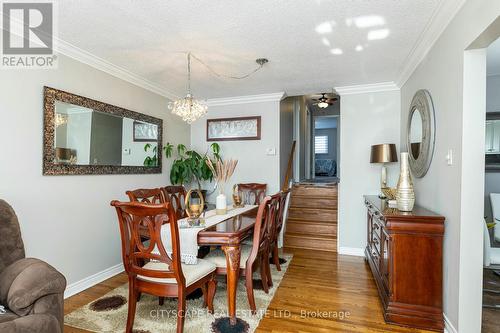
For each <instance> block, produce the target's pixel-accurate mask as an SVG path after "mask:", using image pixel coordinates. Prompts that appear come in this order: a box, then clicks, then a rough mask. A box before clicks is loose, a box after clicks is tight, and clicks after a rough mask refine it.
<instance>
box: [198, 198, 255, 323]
mask: <svg viewBox="0 0 500 333" xmlns="http://www.w3.org/2000/svg"><path fill="white" fill-rule="evenodd" d="M257 210H258V207H257V206H255V207H254V208H252V209H250V210H248V211H246V212H244V213H242V214H238V215H236V216H232V217H229V218H227V219H225V220H223V221H221V222H219V223H217V224H215V225H212V226H210V227H208V228H206V229H203V230H201V231H200V232H199V233H198V245H199V246H204V245H208V246H220V247H221V248H222V250H223V251H224V253H225V255H226V269H227V271H226V272H227V275H226V279H227V306H228V314H229V318H230V323H231V324H232V325H234V324H236V291H237V287H238V279H239V272H240V258H241V244H242V242H243V240H245V239H246V238H249V237H250V236H251V235H252V234H253V228H254V225H255V218H256V216H257Z"/></svg>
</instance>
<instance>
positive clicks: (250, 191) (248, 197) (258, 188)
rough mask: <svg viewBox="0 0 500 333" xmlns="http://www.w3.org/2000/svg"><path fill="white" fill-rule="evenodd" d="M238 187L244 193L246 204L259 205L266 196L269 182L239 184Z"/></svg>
mask: <svg viewBox="0 0 500 333" xmlns="http://www.w3.org/2000/svg"><path fill="white" fill-rule="evenodd" d="M238 189H239V190H240V191H241V192H242V193H243V203H244V204H245V205H259V204H260V203H261V201H262V200H263V199H264V197H265V196H266V190H267V184H259V183H244V184H238Z"/></svg>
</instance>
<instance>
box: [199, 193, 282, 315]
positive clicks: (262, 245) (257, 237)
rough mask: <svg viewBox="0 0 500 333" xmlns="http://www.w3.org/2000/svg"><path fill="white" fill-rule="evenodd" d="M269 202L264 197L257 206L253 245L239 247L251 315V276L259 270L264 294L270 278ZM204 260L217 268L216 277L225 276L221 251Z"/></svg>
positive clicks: (223, 257) (241, 273)
mask: <svg viewBox="0 0 500 333" xmlns="http://www.w3.org/2000/svg"><path fill="white" fill-rule="evenodd" d="M271 200H272V198H271V197H265V198H264V199H263V200H262V202H261V203H260V205H259V208H258V211H257V217H256V218H255V225H254V232H253V244H252V245H245V244H243V245H241V254H240V272H239V275H240V276H243V277H245V286H246V290H247V297H248V303H249V304H250V309H251V310H252V313H253V314H255V313H256V311H257V309H256V307H255V298H254V294H253V280H252V275H253V272H255V271H256V270H257V269H258V268H260V276H261V279H262V287H263V289H264V291H265V292H266V293H268V292H269V279H270V278H271V271H270V268H269V267H270V266H269V223H270V218H271V214H270V209H272V207H273V204H272V202H271ZM205 259H206V260H208V261H211V262H212V263H214V264H215V265H216V266H217V270H216V271H215V272H216V274H217V275H227V263H226V256H225V254H224V252H223V251H222V250H221V249H216V250H214V251H212V252H210V253H209V254H208V255H207V256H206V257H205Z"/></svg>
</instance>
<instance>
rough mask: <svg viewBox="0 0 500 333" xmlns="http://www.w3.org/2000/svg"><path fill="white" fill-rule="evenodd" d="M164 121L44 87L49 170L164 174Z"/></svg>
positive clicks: (55, 172)
mask: <svg viewBox="0 0 500 333" xmlns="http://www.w3.org/2000/svg"><path fill="white" fill-rule="evenodd" d="M162 123H163V122H162V120H161V119H158V118H155V117H151V116H148V115H144V114H141V113H138V112H134V111H130V110H126V109H123V108H120V107H117V106H113V105H110V104H106V103H103V102H98V101H95V100H93V99H90V98H86V97H82V96H78V95H74V94H70V93H67V92H64V91H61V90H57V89H53V88H49V87H44V151H43V174H44V175H77V174H79V175H82V174H140V173H161V154H160V152H161V148H162V147H161V142H162V126H163V125H162Z"/></svg>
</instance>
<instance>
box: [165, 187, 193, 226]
mask: <svg viewBox="0 0 500 333" xmlns="http://www.w3.org/2000/svg"><path fill="white" fill-rule="evenodd" d="M161 190H162V191H163V195H164V196H165V199H166V200H167V201H168V202H170V204H171V205H172V207H173V208H174V210H175V213H176V214H177V218H178V219H181V218H184V217H187V214H186V209H185V204H184V201H185V200H186V189H185V188H184V186H177V185H171V186H165V187H162V188H161Z"/></svg>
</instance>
